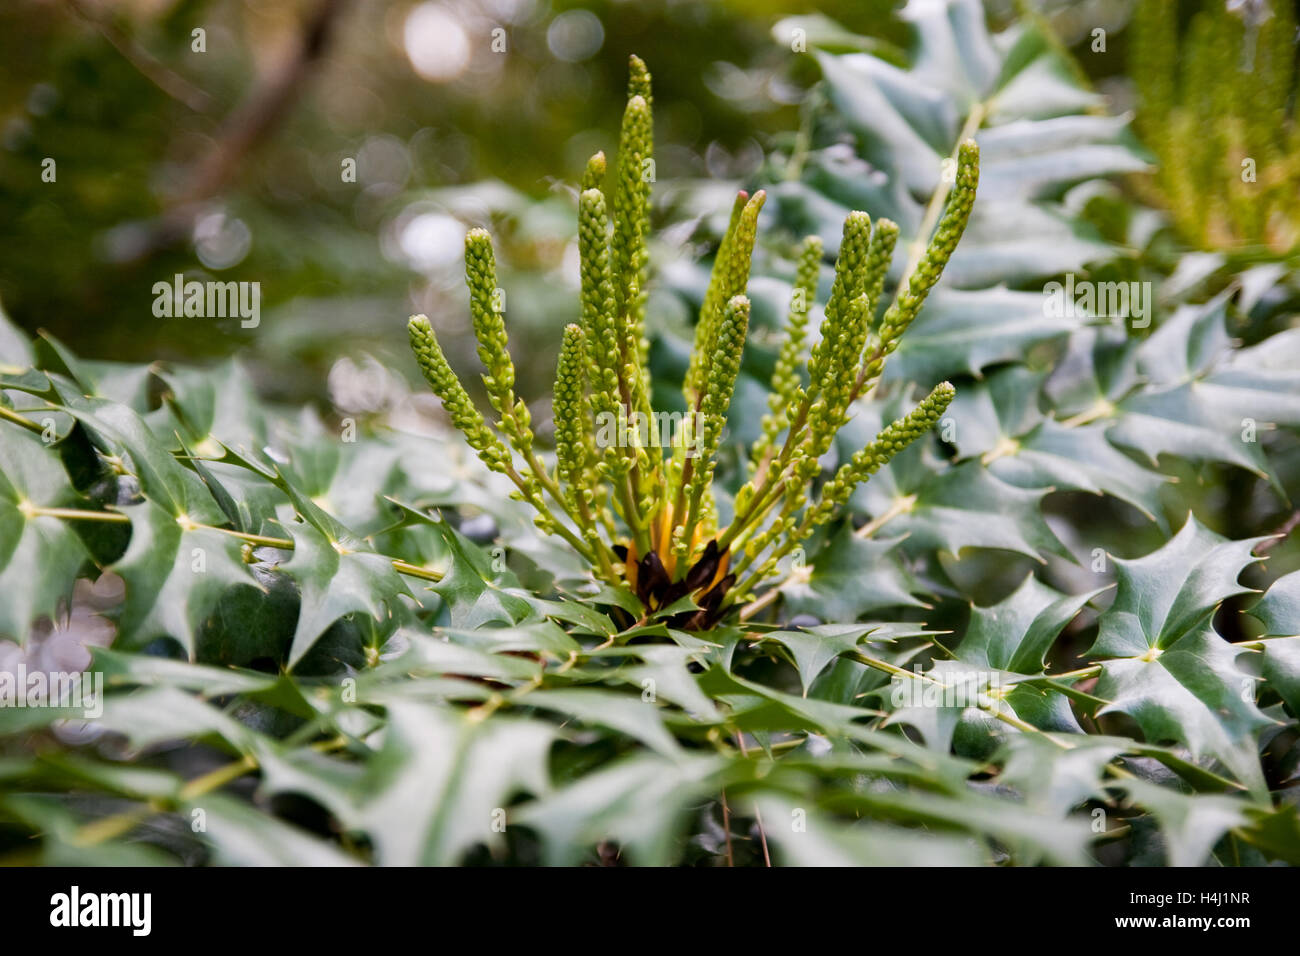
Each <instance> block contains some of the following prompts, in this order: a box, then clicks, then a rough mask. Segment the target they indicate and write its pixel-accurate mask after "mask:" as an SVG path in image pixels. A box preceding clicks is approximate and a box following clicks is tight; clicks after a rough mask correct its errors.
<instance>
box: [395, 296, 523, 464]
mask: <svg viewBox="0 0 1300 956" xmlns="http://www.w3.org/2000/svg"><path fill="white" fill-rule="evenodd" d="M406 328H407V332H408V333H409V334H410V337H411V351H413V352H414V353H415V360H416V362H418V363H419V365H420V371H421V372H423V373H424V378H425V381H427V382H428V383H429V387H430V388H432V389H433V393H434V394H435V395H437V396H438V397H439V398H441V399H442V405H443V408H445V409H446V410H447V415H448V416H449V417H450V418H451V423H452V424H453V425H455V426H456V428H457V429H459V430H460V431H461V433H462V434H464V436H465V440H466V441H467V442H469V445H470V447H471V448H473V449H474V450H475V451H476V452H478V454H479V457H480V458H482V459H483V461H484V463H485V464H486V465H487V466H488V467H489V468H491V469H492V470H493V471H505V470H506V467H507V466H508V465H509V462H510V453H509V452H508V451H507V450H506V447H505V446H504V445H503V444H502V443H501V439H499V438H497V437H496V435H494V434H493V433H492V430H491V429H490V428H488V425H487V422H485V421H484V420H483V415H482V414H481V413H480V412H479V410H478V409H477V408H475V407H474V403H473V401H471V400H470V397H469V395H467V394H466V392H465V388H464V386H462V385H461V384H460V380H459V379H458V378H456V373H455V372H453V371H452V370H451V366H450V365H448V364H447V359H446V357H445V356H444V355H443V354H442V347H441V346H439V345H438V338H437V336H436V335H434V334H433V327H432V326H430V325H429V320H428V319H427V318H425V317H424V316H423V315H416V316H413V317H412V318H411V321H410V322H408V323H407V326H406Z"/></svg>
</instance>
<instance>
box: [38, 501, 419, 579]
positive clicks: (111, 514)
mask: <svg viewBox="0 0 1300 956" xmlns="http://www.w3.org/2000/svg"><path fill="white" fill-rule="evenodd" d="M26 514H28V515H30V516H32V517H35V518H62V519H64V520H69V521H103V522H107V523H109V524H125V523H129V522H130V521H131V518H130V516H129V515H124V514H122V513H121V512H120V511H82V510H81V509H79V508H41V507H28V508H27V509H26ZM187 527H188V528H191V529H193V530H196V531H216V532H219V533H221V534H226V535H230V537H232V538H238V539H239V540H240V541H247V542H249V543H250V544H257V545H261V546H263V547H267V548H276V549H277V550H280V551H292V550H294V543H293V539H292V538H272V537H269V536H267V535H264V534H249V533H248V532H247V531H236V530H234V529H233V528H218V527H217V526H216V525H211V524H199V523H198V522H191V523H189V524H188V525H187ZM390 560H391V561H392V565H393V570H395V571H397V572H398V573H399V574H405V575H408V576H410V577H413V578H423V579H424V580H426V581H441V580H442V579H443V576H444V575H443V572H442V571H435V570H433V569H432V568H422V567H420V566H419V565H416V564H410V563H408V562H406V561H400V560H398V559H396V558H391V559H390Z"/></svg>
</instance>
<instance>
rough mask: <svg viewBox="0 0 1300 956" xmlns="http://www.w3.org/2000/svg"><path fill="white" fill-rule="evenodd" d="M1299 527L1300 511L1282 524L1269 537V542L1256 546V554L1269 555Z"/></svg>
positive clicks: (1292, 514) (1295, 512) (1293, 513)
mask: <svg viewBox="0 0 1300 956" xmlns="http://www.w3.org/2000/svg"><path fill="white" fill-rule="evenodd" d="M1297 527H1300V511H1294V512H1292V513H1291V516H1290V517H1289V518H1287V519H1286V521H1284V522H1282V524H1281V526H1280V527H1279V528H1278V529H1277V530H1276V531H1274V532H1273V533H1272V534H1271V535H1269V540H1268V541H1262V542H1260V543H1259V544H1257V545H1256V546H1255V553H1256V554H1267V553H1268V552H1270V551H1272V550H1273V549H1274V548H1276V547H1277V546H1278V545H1279V544H1281V543H1282V542H1283V541H1285V540H1286V538H1287V536H1288V535H1290V534H1291V532H1292V531H1294V530H1295V529H1296V528H1297Z"/></svg>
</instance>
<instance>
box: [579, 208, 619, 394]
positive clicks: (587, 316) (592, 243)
mask: <svg viewBox="0 0 1300 956" xmlns="http://www.w3.org/2000/svg"><path fill="white" fill-rule="evenodd" d="M578 258H579V260H580V263H581V275H582V293H581V294H582V333H583V340H584V342H585V343H586V350H587V381H588V383H589V384H590V386H591V406H592V410H593V411H594V413H595V414H597V415H600V414H615V413H616V412H617V409H618V403H619V396H618V368H619V341H618V330H617V328H616V327H615V324H614V288H613V282H612V281H611V279H610V273H609V222H608V220H607V218H606V214H605V196H604V194H603V193H601V191H600V190H599V189H588V190H587V191H586V192H584V193H583V194H582V195H581V196H580V197H579V199H578Z"/></svg>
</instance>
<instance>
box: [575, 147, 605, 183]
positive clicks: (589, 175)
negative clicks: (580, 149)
mask: <svg viewBox="0 0 1300 956" xmlns="http://www.w3.org/2000/svg"><path fill="white" fill-rule="evenodd" d="M604 181H605V154H604V153H603V152H601V153H597V154H596V155H595V156H592V157H591V159H589V160H587V168H586V169H585V170H583V173H582V185H581V187H580V189H579V191H580V192H584V193H585V192H586V191H587V190H588V189H599V188H600V186H601V183H603V182H604Z"/></svg>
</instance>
